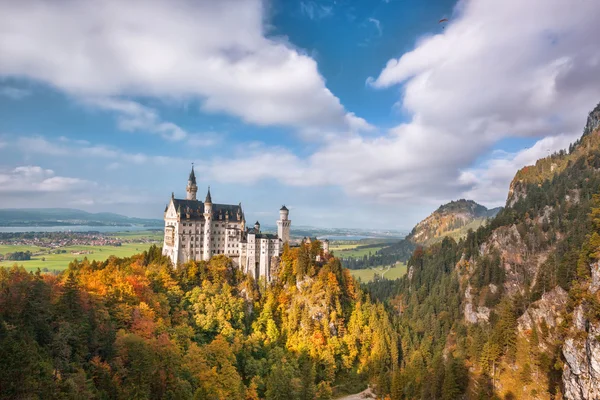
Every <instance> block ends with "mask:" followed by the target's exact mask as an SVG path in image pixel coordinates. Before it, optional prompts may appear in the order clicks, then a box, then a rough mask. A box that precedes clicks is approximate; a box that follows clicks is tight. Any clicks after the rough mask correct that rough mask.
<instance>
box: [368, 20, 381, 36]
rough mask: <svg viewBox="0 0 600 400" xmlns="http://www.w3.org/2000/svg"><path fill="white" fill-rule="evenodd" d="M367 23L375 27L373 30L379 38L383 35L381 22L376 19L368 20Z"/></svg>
mask: <svg viewBox="0 0 600 400" xmlns="http://www.w3.org/2000/svg"><path fill="white" fill-rule="evenodd" d="M369 22H371V23H373V24H374V25H375V28H377V32H378V33H379V36H381V35H383V30H382V29H381V22H380V21H379V20H378V19H376V18H369Z"/></svg>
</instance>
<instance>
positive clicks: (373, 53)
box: [0, 0, 600, 229]
mask: <svg viewBox="0 0 600 400" xmlns="http://www.w3.org/2000/svg"><path fill="white" fill-rule="evenodd" d="M599 14H600V3H599V2H596V1H591V0H579V1H576V2H572V1H566V0H531V1H528V2H527V3H526V4H524V3H523V2H520V1H517V0H506V1H502V2H498V1H493V0H481V1H459V2H455V1H449V0H436V1H431V2H427V4H425V2H423V1H419V0H408V1H399V0H381V1H377V0H360V1H352V2H351V1H345V0H338V1H333V0H331V1H330V0H321V1H316V0H315V1H311V0H307V1H299V2H286V1H283V0H272V1H260V0H227V1H220V2H214V1H191V0H175V1H168V2H167V1H158V0H151V1H143V2H142V1H130V2H122V1H117V0H104V1H101V2H97V3H94V4H91V3H85V2H80V1H75V0H65V1H60V2H58V1H56V2H54V1H41V0H21V1H18V2H14V1H0V26H2V28H1V29H0V54H2V57H0V157H1V159H0V196H1V197H0V199H1V200H0V207H1V208H7V207H70V208H80V209H84V210H87V211H92V212H100V211H108V212H115V213H120V214H126V215H130V216H137V217H149V218H161V216H162V212H163V210H164V206H165V204H166V203H167V202H168V199H169V196H170V194H171V192H175V194H176V196H180V197H182V196H183V195H184V193H185V186H186V181H187V176H188V173H189V170H190V166H191V163H192V162H194V163H195V165H196V176H197V179H198V186H199V197H201V198H203V195H204V194H205V191H206V187H207V186H208V185H210V186H211V192H212V195H213V200H214V201H215V202H219V203H232V204H237V203H238V202H240V201H241V202H242V204H243V206H244V209H245V211H246V214H247V215H248V216H249V218H250V219H260V220H261V222H262V221H264V223H265V224H269V225H270V224H272V223H273V222H274V221H275V219H276V218H277V213H278V210H279V207H280V206H281V205H282V204H286V205H287V206H288V208H290V218H291V219H292V220H293V221H294V224H295V225H304V226H306V225H311V226H319V227H349V228H352V227H361V228H367V227H368V228H384V229H409V228H410V227H412V226H413V225H414V224H415V223H416V222H417V221H419V220H421V219H422V218H423V217H424V216H426V215H428V214H429V213H430V212H431V211H433V210H434V209H436V208H437V207H438V206H439V205H440V204H442V203H446V202H448V201H450V200H453V199H458V198H467V199H472V200H475V201H477V202H479V203H481V204H483V205H485V206H487V207H490V208H491V207H495V206H500V205H504V201H505V196H506V192H507V189H508V185H509V183H510V180H511V179H512V177H513V176H514V173H515V172H516V171H517V170H518V169H519V168H520V167H522V166H524V165H528V164H531V163H533V162H535V160H537V159H538V158H541V157H543V156H546V155H547V154H548V153H549V152H553V151H557V150H559V149H563V148H566V147H567V146H568V144H569V143H571V142H573V141H574V140H576V139H577V138H578V137H579V136H581V133H582V128H583V126H582V121H585V117H586V114H587V112H589V111H590V110H591V109H592V108H593V107H594V106H595V105H596V103H597V101H598V99H599V98H600V81H599V80H598V79H597V76H598V72H599V69H600V48H599V47H598V46H597V43H596V42H597V38H598V37H600V25H599V24H598V23H597V21H596V19H597V15H599ZM442 18H447V19H448V23H442V24H440V23H438V21H439V20H440V19H442Z"/></svg>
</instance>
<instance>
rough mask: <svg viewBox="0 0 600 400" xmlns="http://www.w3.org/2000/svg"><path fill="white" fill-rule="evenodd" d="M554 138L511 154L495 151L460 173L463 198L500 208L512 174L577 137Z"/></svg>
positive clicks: (551, 137) (512, 176)
mask: <svg viewBox="0 0 600 400" xmlns="http://www.w3.org/2000/svg"><path fill="white" fill-rule="evenodd" d="M579 136H580V135H579V134H575V135H557V136H549V137H545V138H543V139H541V140H538V141H537V142H536V143H535V144H534V145H533V146H531V147H528V148H526V149H523V150H520V151H518V152H514V153H507V152H503V151H498V152H495V153H493V154H492V157H491V158H490V159H489V160H487V161H485V162H484V163H482V164H481V165H479V166H477V167H473V168H468V169H466V170H465V171H463V172H462V174H461V176H460V178H459V179H460V181H462V182H463V183H465V184H467V185H469V186H471V189H469V190H468V191H467V192H466V193H465V194H464V195H465V196H466V197H467V198H475V199H478V200H479V201H481V202H484V203H486V204H489V205H492V206H501V205H504V201H505V200H506V195H507V193H508V188H509V185H510V182H511V181H512V179H513V178H514V176H515V173H516V172H517V171H518V170H519V169H520V168H522V167H523V166H525V165H533V164H535V162H536V161H537V160H539V159H540V158H544V157H547V156H548V155H550V154H552V153H554V152H556V151H559V150H562V149H567V148H568V147H569V144H570V143H573V142H574V141H575V140H577V138H578V137H579Z"/></svg>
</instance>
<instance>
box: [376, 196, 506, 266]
mask: <svg viewBox="0 0 600 400" xmlns="http://www.w3.org/2000/svg"><path fill="white" fill-rule="evenodd" d="M501 209H502V207H496V208H492V209H488V208H487V207H485V206H483V205H481V204H479V203H477V202H475V201H474V200H466V199H459V200H452V201H450V202H448V203H446V204H442V205H441V206H439V207H438V208H437V209H436V210H435V211H434V212H432V213H431V214H429V215H428V216H427V217H426V218H425V219H423V220H422V221H420V222H419V223H417V224H416V225H415V226H414V227H413V229H412V230H411V232H410V233H409V234H408V235H407V236H406V237H405V238H404V239H403V240H401V241H399V242H397V243H395V244H393V245H391V246H388V247H385V248H383V249H381V250H380V252H381V253H382V254H396V255H398V257H399V260H400V261H407V260H408V259H409V258H410V257H411V255H412V253H413V251H414V250H415V248H416V247H417V246H430V245H432V244H435V243H437V242H440V241H441V240H443V238H444V237H446V236H451V237H453V238H454V239H456V240H459V239H460V238H463V237H465V236H466V235H467V233H468V232H469V230H476V229H477V228H479V227H480V226H481V225H483V224H485V223H486V221H488V219H489V218H492V217H494V216H496V215H497V214H498V212H499V211H500V210H501Z"/></svg>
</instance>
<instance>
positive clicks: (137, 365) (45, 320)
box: [0, 241, 400, 400]
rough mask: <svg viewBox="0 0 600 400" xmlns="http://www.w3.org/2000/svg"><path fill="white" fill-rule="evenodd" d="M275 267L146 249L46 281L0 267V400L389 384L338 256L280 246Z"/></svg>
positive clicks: (391, 354)
mask: <svg viewBox="0 0 600 400" xmlns="http://www.w3.org/2000/svg"><path fill="white" fill-rule="evenodd" d="M275 272H276V274H277V280H276V281H275V282H274V283H272V284H267V283H266V282H265V281H264V280H262V281H255V280H253V279H252V278H251V277H250V276H246V275H244V274H243V273H242V272H241V271H240V270H239V269H238V268H236V267H235V266H234V265H233V263H232V261H231V260H230V259H229V258H227V257H226V256H224V255H219V256H215V257H212V258H211V260H210V261H209V262H204V261H200V262H194V261H191V262H189V263H186V264H184V265H179V266H178V268H177V269H174V268H173V267H172V266H171V265H170V261H169V259H168V258H166V257H164V256H162V255H161V249H160V248H159V247H156V246H152V247H151V248H150V249H149V250H148V251H145V252H144V253H143V254H139V255H135V256H132V257H130V258H116V257H111V258H109V259H108V260H106V261H104V262H89V261H88V260H87V259H85V260H83V261H82V262H76V261H75V262H72V263H71V264H69V267H68V269H67V270H66V271H64V272H63V273H61V274H59V275H57V276H55V275H42V274H39V273H38V274H33V273H27V272H26V271H25V270H24V269H23V268H18V267H13V268H11V269H9V270H7V269H3V268H0V370H1V371H2V374H0V393H2V395H1V396H0V397H2V398H3V399H4V398H7V399H37V398H44V399H190V400H191V399H211V400H212V399H214V400H219V399H231V400H248V399H259V398H260V399H265V398H266V399H270V400H271V399H273V400H276V399H296V400H300V399H331V398H332V397H333V396H336V397H338V396H339V395H343V394H347V393H356V392H360V391H362V390H364V389H366V387H367V383H369V382H371V383H373V384H377V383H378V382H386V381H387V380H389V371H392V370H395V369H397V368H398V361H399V358H400V355H399V353H398V342H397V335H396V333H395V332H394V329H393V326H392V325H391V321H390V318H389V317H388V315H387V313H386V311H385V310H384V308H383V305H382V304H381V303H377V302H372V301H371V300H370V299H369V298H368V296H366V295H365V293H364V292H363V291H362V290H361V289H360V288H359V287H358V284H357V283H356V281H354V279H353V278H352V277H351V275H350V273H349V271H348V270H346V269H343V268H342V267H341V264H340V262H339V260H338V259H336V258H334V257H332V256H330V255H327V254H324V253H323V250H322V247H321V244H320V242H318V241H313V242H312V243H311V244H310V245H302V246H300V247H296V248H289V247H287V246H286V248H285V250H284V253H283V255H282V257H281V263H280V264H279V268H278V269H277V270H276V271H275ZM381 390H382V391H383V392H382V393H384V392H385V391H386V390H388V388H387V387H386V386H385V385H384V386H381Z"/></svg>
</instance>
